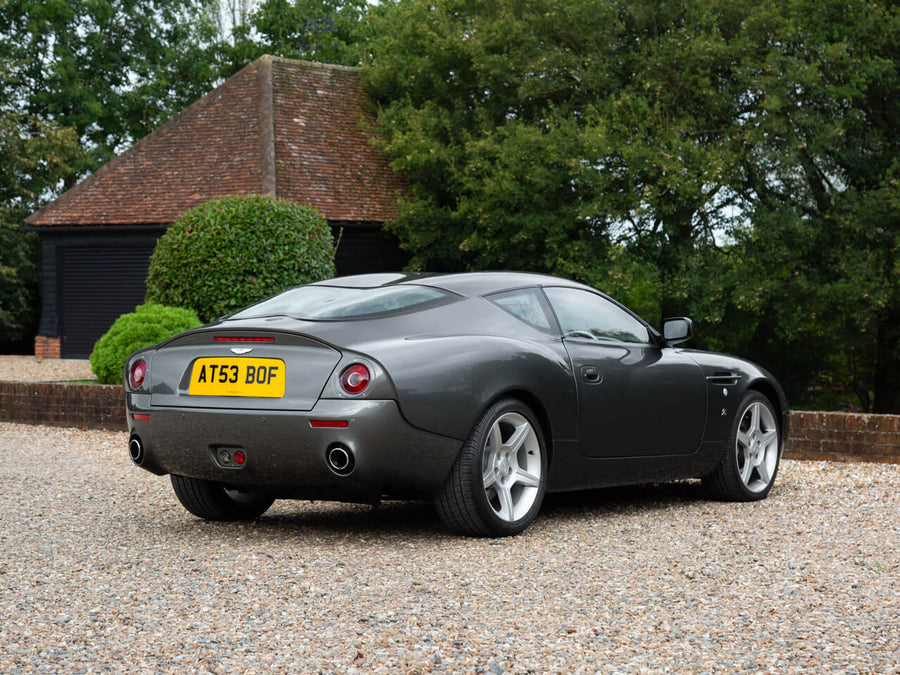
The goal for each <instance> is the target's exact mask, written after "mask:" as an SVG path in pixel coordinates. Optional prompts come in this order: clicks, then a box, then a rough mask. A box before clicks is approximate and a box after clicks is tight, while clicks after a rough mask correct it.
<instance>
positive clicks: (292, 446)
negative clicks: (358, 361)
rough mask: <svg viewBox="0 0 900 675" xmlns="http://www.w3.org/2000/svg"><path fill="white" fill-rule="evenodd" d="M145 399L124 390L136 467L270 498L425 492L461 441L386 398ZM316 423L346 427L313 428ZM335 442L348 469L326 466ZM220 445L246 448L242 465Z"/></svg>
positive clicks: (453, 456)
mask: <svg viewBox="0 0 900 675" xmlns="http://www.w3.org/2000/svg"><path fill="white" fill-rule="evenodd" d="M144 400H145V399H143V397H140V396H135V395H129V397H128V427H129V432H130V434H129V435H130V440H132V441H133V440H135V439H138V440H139V442H140V446H141V450H142V453H141V454H142V456H141V457H140V459H139V461H136V462H135V463H136V464H138V465H139V466H141V468H144V469H146V470H148V471H151V472H152V473H156V474H160V475H162V474H167V473H171V474H177V475H182V476H189V477H192V478H200V479H204V480H212V481H218V482H223V483H229V484H232V485H241V486H253V487H257V488H259V489H262V490H265V491H268V492H271V493H273V494H274V495H275V496H276V497H294V498H310V499H313V498H347V499H368V498H377V497H380V496H390V495H397V496H410V495H422V496H430V495H431V494H433V492H434V491H435V490H436V489H437V488H439V487H440V486H441V485H442V484H443V483H444V480H445V479H446V477H447V475H448V474H449V472H450V469H451V467H452V466H453V463H454V461H455V460H456V457H457V455H458V453H459V448H460V446H461V441H459V440H458V439H452V438H447V437H444V436H438V435H435V434H431V433H428V432H425V431H422V430H420V429H417V428H414V427H412V426H410V425H409V424H408V423H407V422H406V420H404V419H403V417H402V415H401V414H400V411H399V409H398V407H397V404H396V402H395V401H391V400H375V401H372V400H320V401H319V402H317V403H316V405H315V406H314V407H313V409H312V410H310V411H303V412H294V411H266V410H254V411H246V410H229V409H216V410H212V409H198V408H150V407H149V406H148V407H143V406H142V405H141V403H143V402H144ZM135 414H137V415H138V418H137V419H136V418H135ZM147 416H149V419H142V418H144V417H147ZM312 420H318V421H321V420H335V421H338V420H340V421H346V422H347V426H346V427H345V428H314V427H313V426H312V425H311V421H312ZM335 445H341V446H343V447H344V448H346V449H348V450H349V451H350V452H351V453H352V455H353V459H354V467H353V470H352V472H351V473H349V475H346V476H342V475H337V474H336V473H335V472H334V471H332V470H331V469H330V468H329V467H328V464H327V462H326V455H327V452H328V450H329V449H330V448H332V447H334V446H335ZM222 449H227V450H228V451H229V452H231V453H232V454H233V453H234V452H236V451H237V450H240V451H242V453H243V456H244V458H245V462H244V463H243V465H241V466H236V465H235V464H234V463H232V464H231V465H229V466H223V465H222V463H221V461H220V459H219V457H220V455H221V452H222Z"/></svg>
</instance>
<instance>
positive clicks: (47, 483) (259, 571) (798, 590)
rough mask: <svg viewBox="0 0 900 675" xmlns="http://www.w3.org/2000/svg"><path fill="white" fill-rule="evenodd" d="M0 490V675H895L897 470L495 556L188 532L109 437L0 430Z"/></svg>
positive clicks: (803, 466) (414, 518)
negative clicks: (833, 674)
mask: <svg viewBox="0 0 900 675" xmlns="http://www.w3.org/2000/svg"><path fill="white" fill-rule="evenodd" d="M0 481H2V485H3V488H4V489H3V491H2V496H0V672H4V673H32V672H53V673H82V672H83V673H103V672H123V671H125V672H153V673H182V672H196V673H217V674H221V673H273V672H284V673H346V672H348V671H351V670H355V671H356V672H359V673H459V672H464V673H471V672H476V671H479V670H480V671H483V672H484V671H489V672H493V673H497V672H506V673H530V672H535V673H552V672H565V673H570V672H571V673H604V674H607V673H612V674H615V673H660V672H677V673H736V672H747V673H821V672H837V673H873V674H874V673H878V674H884V673H898V672H900V669H898V664H900V618H898V617H900V553H898V551H900V515H898V514H900V496H898V495H900V490H898V488H900V465H875V464H828V463H803V462H791V461H787V462H784V464H783V469H782V472H781V475H780V476H779V479H778V482H777V484H776V487H775V489H774V491H773V492H772V494H771V496H770V498H769V499H768V500H766V501H764V502H760V503H753V504H726V503H718V502H710V501H705V500H704V499H703V498H702V496H701V494H700V491H699V486H698V485H697V484H696V483H693V482H687V483H678V484H674V485H665V486H647V487H641V488H629V489H617V490H605V491H598V492H593V493H586V494H577V495H563V496H551V497H550V498H548V501H547V503H546V505H545V508H544V511H543V514H542V516H541V517H540V518H539V519H538V521H537V522H536V523H535V524H534V525H533V526H532V527H531V528H530V529H529V530H527V531H526V532H525V533H524V534H523V535H521V536H519V537H515V538H511V539H502V540H479V539H464V538H457V537H452V536H449V535H447V534H446V533H445V532H444V531H443V530H442V529H441V525H440V521H439V520H438V518H437V517H436V515H435V514H434V511H433V509H432V508H431V506H430V505H428V504H422V503H395V502H391V503H387V504H385V505H383V506H382V507H380V508H372V507H368V506H355V505H343V504H330V503H320V502H317V503H304V502H276V504H275V506H274V507H273V508H272V509H271V511H270V512H269V513H267V514H266V515H265V516H264V517H263V518H261V519H260V520H258V521H256V522H254V523H248V524H212V523H206V522H202V521H199V520H197V519H195V518H193V517H191V516H190V515H188V514H187V513H186V512H185V511H184V510H183V509H182V508H181V507H180V505H179V504H178V503H177V501H176V499H175V497H174V495H173V493H172V490H171V488H170V485H169V482H168V479H167V478H162V477H155V476H152V475H150V474H148V473H146V472H143V471H141V470H139V469H137V468H135V467H133V466H131V464H130V462H129V461H128V459H127V450H126V435H125V434H123V433H110V432H101V431H79V430H74V429H61V428H53V427H32V426H24V425H13V424H5V423H4V424H0Z"/></svg>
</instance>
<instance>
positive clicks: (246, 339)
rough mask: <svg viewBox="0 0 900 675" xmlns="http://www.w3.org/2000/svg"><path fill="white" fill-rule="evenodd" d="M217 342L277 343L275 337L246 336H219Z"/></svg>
mask: <svg viewBox="0 0 900 675" xmlns="http://www.w3.org/2000/svg"><path fill="white" fill-rule="evenodd" d="M216 342H275V338H273V337H246V336H238V337H232V336H225V335H217V336H216Z"/></svg>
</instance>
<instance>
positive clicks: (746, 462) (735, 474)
mask: <svg viewBox="0 0 900 675" xmlns="http://www.w3.org/2000/svg"><path fill="white" fill-rule="evenodd" d="M780 456H781V437H780V434H779V428H778V421H777V419H776V417H775V410H774V408H773V407H772V403H771V402H770V401H769V399H768V398H766V397H765V396H763V395H762V394H760V393H759V392H755V391H751V392H748V393H747V394H746V395H745V396H744V399H743V401H741V405H740V408H739V409H738V414H737V416H736V417H735V422H734V425H733V427H732V432H731V437H730V438H729V441H728V447H727V448H726V452H725V454H724V456H723V457H722V461H721V462H720V463H719V466H718V467H717V468H716V470H715V471H714V472H713V473H712V474H711V475H710V476H708V477H707V478H706V479H705V480H704V483H705V485H706V486H707V488H708V489H709V491H710V492H711V493H712V495H713V496H714V497H717V498H719V499H727V500H732V501H754V500H757V499H763V498H764V497H765V496H766V495H768V494H769V491H770V490H771V489H772V485H773V484H774V482H775V474H776V473H777V472H778V460H779V458H780Z"/></svg>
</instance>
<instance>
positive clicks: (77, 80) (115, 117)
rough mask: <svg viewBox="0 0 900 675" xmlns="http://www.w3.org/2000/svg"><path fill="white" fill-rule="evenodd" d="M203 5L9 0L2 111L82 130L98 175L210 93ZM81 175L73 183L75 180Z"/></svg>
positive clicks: (0, 31)
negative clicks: (104, 166)
mask: <svg viewBox="0 0 900 675" xmlns="http://www.w3.org/2000/svg"><path fill="white" fill-rule="evenodd" d="M204 4H205V3H204V1H203V0H130V1H129V2H116V1H115V0H54V1H52V2H40V1H37V0H4V1H3V2H0V62H2V63H3V64H4V67H5V68H7V69H8V70H9V73H10V75H11V78H10V79H9V81H8V82H7V83H5V84H6V86H5V87H3V88H2V89H0V108H4V109H8V110H17V111H18V110H21V111H24V112H25V113H26V114H28V115H29V116H31V117H33V118H35V119H39V120H41V121H43V122H53V123H55V124H58V125H60V126H62V127H68V128H71V129H74V130H75V132H76V134H77V136H78V138H79V141H80V143H81V145H82V147H83V148H84V150H85V155H84V156H83V158H82V161H81V162H80V163H79V164H78V165H77V166H76V167H75V169H76V171H77V173H79V174H80V173H83V172H85V171H87V170H93V169H95V168H96V167H98V166H100V165H101V164H103V163H104V162H106V161H108V160H109V159H111V158H112V157H113V156H114V155H115V154H116V153H117V152H121V150H123V149H124V148H125V147H127V145H129V144H131V143H133V142H134V141H136V140H138V139H140V138H141V137H142V136H144V135H146V134H147V133H149V132H150V131H151V130H152V129H154V128H155V127H157V126H158V125H159V124H161V123H162V122H163V121H165V120H166V119H167V118H168V117H170V116H171V115H172V114H174V113H175V112H178V111H179V110H181V109H182V108H183V107H185V106H186V105H187V104H189V103H190V102H192V101H193V100H195V99H196V98H198V97H199V96H200V95H201V94H203V93H205V92H206V91H208V90H209V89H210V88H211V85H212V83H213V81H214V80H215V78H216V72H215V70H216V66H215V63H214V50H213V45H212V44H211V43H210V39H211V38H212V35H213V32H212V26H211V25H210V24H209V22H208V21H205V20H204V19H203V6H204ZM74 178H75V175H74V174H73V176H72V177H71V178H70V181H69V183H68V185H71V184H72V183H73V182H74Z"/></svg>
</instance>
